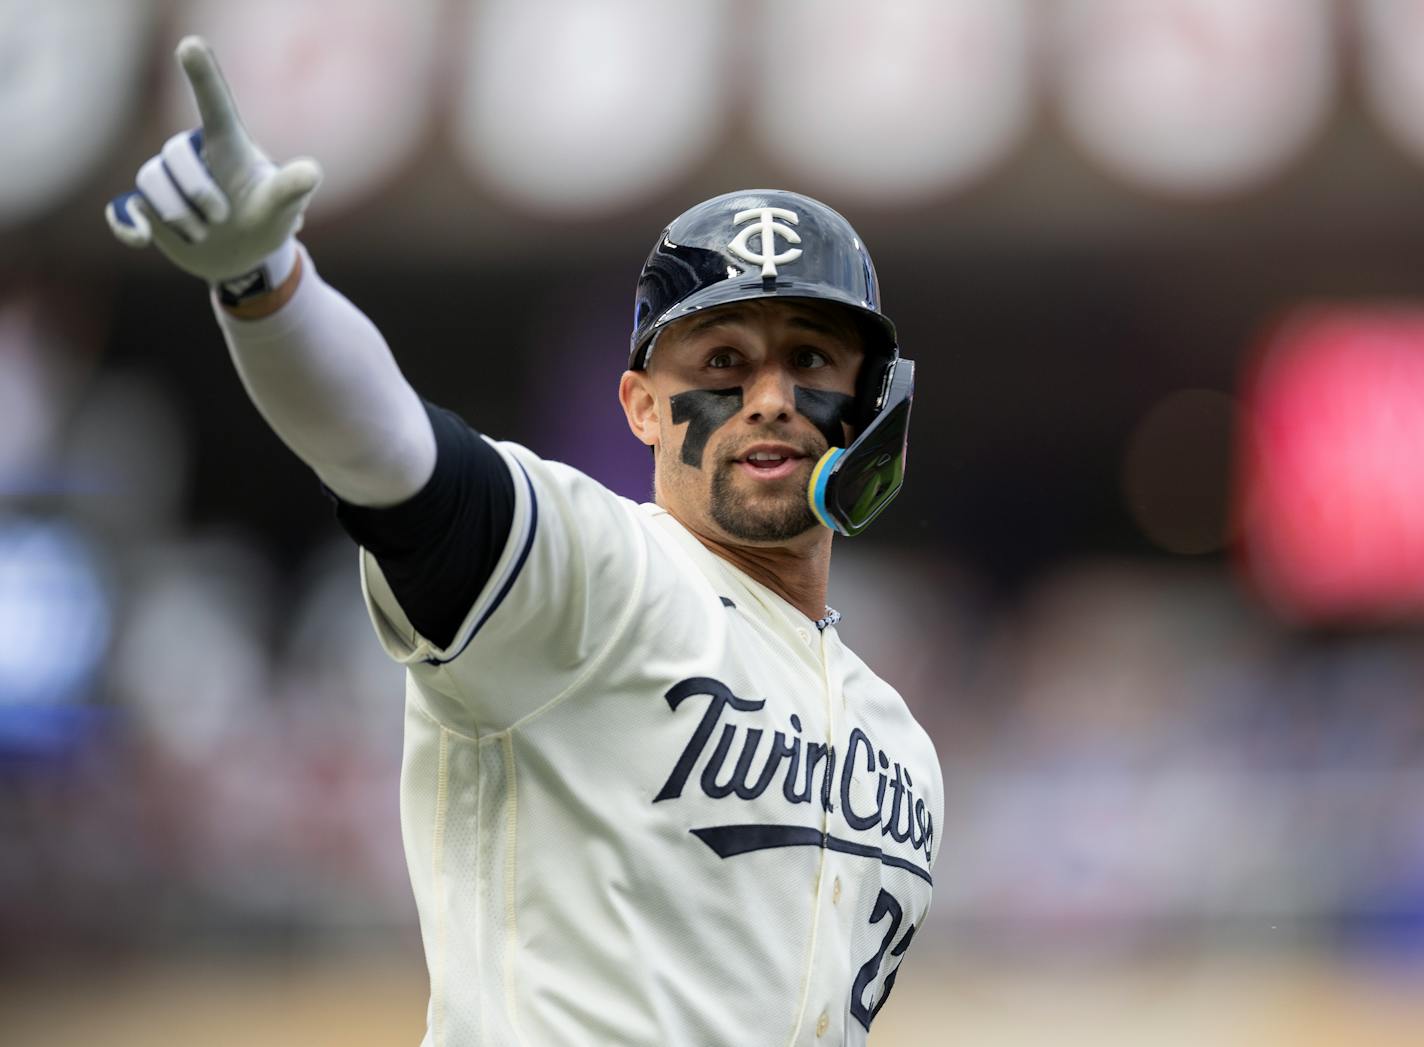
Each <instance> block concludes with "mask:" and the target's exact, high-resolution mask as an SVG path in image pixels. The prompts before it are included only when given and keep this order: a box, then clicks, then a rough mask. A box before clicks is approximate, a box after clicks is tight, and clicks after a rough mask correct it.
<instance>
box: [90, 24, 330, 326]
mask: <svg viewBox="0 0 1424 1047" xmlns="http://www.w3.org/2000/svg"><path fill="white" fill-rule="evenodd" d="M177 56H178V64H179V65H180V66H182V68H183V73H184V75H185V76H187V78H188V85H189V87H191V88H192V91H193V100H194V101H195V102H196V103H197V105H198V114H199V117H200V119H201V120H202V127H200V128H198V129H196V130H193V131H184V132H181V133H180V134H176V135H174V136H173V137H172V138H170V139H168V141H167V142H165V143H164V145H163V149H162V150H161V151H160V152H159V154H158V155H157V156H155V157H152V158H151V159H149V160H148V162H146V163H145V164H144V165H143V166H142V167H140V168H139V171H138V177H137V179H136V182H137V186H138V188H137V189H136V190H134V191H132V192H127V193H123V194H122V195H120V196H117V197H115V198H114V199H113V200H111V201H110V202H109V204H108V206H107V207H106V208H105V209H104V217H105V218H106V219H107V220H108V222H109V228H110V229H111V230H113V233H114V235H115V236H116V237H118V239H119V240H120V242H122V243H125V244H127V245H128V246H130V247H147V246H148V245H149V244H150V243H153V244H156V245H157V246H158V249H159V250H160V251H162V252H163V253H164V254H165V255H167V256H168V258H169V259H171V260H172V262H173V264H174V265H176V266H178V267H179V268H180V269H183V270H186V271H187V272H190V273H192V274H193V275H194V276H199V277H202V278H203V279H204V280H206V281H208V282H209V283H210V284H213V285H215V286H217V288H218V290H219V294H220V296H221V298H222V300H223V301H224V302H225V303H227V304H230V305H231V304H237V303H238V302H240V301H241V300H242V299H244V298H247V297H251V296H253V295H256V294H261V293H264V292H266V291H270V290H272V289H274V288H276V287H278V286H280V285H281V283H282V282H283V281H284V280H286V278H287V277H288V276H289V275H290V274H291V272H292V267H293V266H294V265H295V264H296V257H297V255H296V243H295V241H294V239H293V237H294V235H295V234H296V232H297V230H299V229H300V228H301V227H302V213H303V212H304V211H305V210H306V206H307V203H308V201H310V200H311V197H312V194H313V193H314V192H315V191H316V187H317V185H318V184H320V182H321V168H320V166H318V164H317V162H316V161H315V160H311V159H308V158H302V159H298V160H293V161H292V162H291V163H289V164H287V165H286V166H284V167H280V168H279V167H278V166H277V165H276V164H274V163H273V162H272V161H271V160H269V159H268V158H267V156H266V154H264V153H263V152H262V150H261V149H259V148H257V145H256V143H255V142H253V141H252V139H251V138H249V137H248V135H247V129H246V128H245V127H243V126H242V118H241V117H239V116H238V113H237V106H236V104H235V103H234V102H233V99H232V93H231V92H230V91H229V90H228V86H227V81H225V80H224V79H223V75H222V70H221V69H219V68H218V63H217V59H216V58H215V57H214V56H213V52H212V49H211V48H210V47H209V46H208V44H207V41H205V40H204V39H203V38H202V37H198V36H188V37H184V38H183V40H182V41H181V42H180V43H179V44H178V50H177Z"/></svg>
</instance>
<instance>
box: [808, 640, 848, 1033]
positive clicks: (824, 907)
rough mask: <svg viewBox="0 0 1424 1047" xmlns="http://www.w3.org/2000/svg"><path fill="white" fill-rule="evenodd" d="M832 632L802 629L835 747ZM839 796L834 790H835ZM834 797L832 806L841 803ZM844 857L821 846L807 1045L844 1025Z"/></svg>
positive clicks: (824, 824) (828, 824)
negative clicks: (812, 653) (818, 677)
mask: <svg viewBox="0 0 1424 1047" xmlns="http://www.w3.org/2000/svg"><path fill="white" fill-rule="evenodd" d="M827 631H828V630H825V629H819V630H817V631H816V635H815V640H814V641H812V640H811V638H810V634H809V633H808V632H807V631H806V630H805V629H804V628H801V629H798V630H797V632H798V635H801V636H802V637H803V639H804V640H805V642H806V644H807V646H808V647H813V648H814V650H815V651H816V654H817V659H816V660H817V662H818V665H819V668H820V671H821V696H822V700H823V702H824V706H825V709H824V725H825V743H826V745H828V746H834V745H835V741H836V738H837V737H838V736H839V730H840V723H839V717H838V715H837V705H838V703H837V701H836V684H835V681H834V680H833V678H832V672H831V648H830V644H829V642H828V638H827V635H826V634H827ZM832 796H833V797H834V796H835V791H834V790H833V791H832ZM838 802H839V800H838V799H833V801H832V803H833V805H834V804H835V803H838ZM831 829H832V816H831V813H830V812H829V811H827V810H825V809H824V808H822V809H821V834H822V836H823V837H825V836H828V835H829V834H830V833H831ZM839 866H840V861H839V859H838V856H837V855H836V854H835V852H833V851H832V850H830V848H828V847H822V848H821V861H820V866H819V869H818V872H817V876H816V902H815V904H816V912H815V917H814V930H813V932H812V933H813V934H814V935H815V944H814V946H813V948H812V954H811V955H812V958H811V970H810V971H809V972H808V975H809V976H808V979H807V982H808V984H807V998H806V1000H805V1003H804V1004H803V1007H802V1020H801V1025H800V1028H799V1029H798V1034H797V1042H799V1043H805V1044H818V1043H839V1042H840V1038H839V1036H838V1035H836V1032H837V1030H838V1029H839V1027H840V1017H839V1015H840V1012H841V1011H842V1010H843V1008H841V1007H840V1006H838V1004H837V1000H836V997H837V994H838V993H841V992H843V991H844V988H845V987H844V986H842V985H841V984H840V982H841V981H842V980H843V979H842V978H841V977H840V974H841V972H842V969H843V967H844V956H843V955H841V954H842V953H843V952H844V939H845V935H844V931H843V929H842V928H841V927H840V926H839V922H840V921H839V916H840V912H839V910H840V901H841V897H840V896H841V880H840V872H841V871H840V868H839Z"/></svg>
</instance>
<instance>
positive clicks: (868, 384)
mask: <svg viewBox="0 0 1424 1047" xmlns="http://www.w3.org/2000/svg"><path fill="white" fill-rule="evenodd" d="M894 362H895V357H894V356H883V355H881V354H879V353H870V352H867V353H866V354H865V360H864V361H863V362H862V363H861V365H860V374H859V376H858V377H857V378H856V383H855V403H854V405H853V406H852V408H851V417H850V423H851V425H853V426H854V427H855V431H856V434H857V435H859V434H860V433H863V432H864V431H865V427H866V426H868V425H869V424H870V423H871V422H872V421H873V420H874V419H875V415H876V413H877V412H878V411H879V409H880V403H881V398H882V397H883V396H884V395H885V384H886V382H888V381H889V379H890V371H891V366H892V365H893V364H894Z"/></svg>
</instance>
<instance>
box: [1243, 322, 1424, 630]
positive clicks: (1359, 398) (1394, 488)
mask: <svg viewBox="0 0 1424 1047" xmlns="http://www.w3.org/2000/svg"><path fill="white" fill-rule="evenodd" d="M1246 386H1247V387H1246V390H1245V407H1246V411H1245V416H1244V417H1245V422H1244V425H1243V433H1242V440H1241V447H1240V452H1239V454H1240V469H1239V484H1238V506H1237V511H1238V514H1239V524H1240V533H1241V535H1242V552H1243V557H1242V563H1243V566H1244V569H1245V571H1246V574H1247V576H1248V577H1249V579H1250V581H1251V583H1252V584H1253V585H1254V586H1255V587H1256V588H1257V590H1258V591H1259V592H1260V593H1261V594H1262V595H1263V596H1264V597H1265V598H1266V599H1267V600H1268V601H1269V602H1270V603H1271V604H1273V605H1274V606H1275V607H1276V608H1277V609H1278V610H1280V611H1281V612H1282V613H1283V614H1285V615H1286V616H1287V617H1290V618H1293V619H1298V620H1312V621H1322V620H1323V621H1341V620H1351V619H1364V620H1368V621H1379V620H1388V619H1395V618H1401V617H1424V308H1403V307H1397V308H1379V309H1365V308H1342V309H1333V310H1332V309H1313V310H1308V311H1303V312H1301V313H1298V314H1296V315H1294V316H1293V317H1291V318H1290V319H1289V320H1288V321H1287V322H1286V323H1284V324H1282V325H1281V326H1280V327H1279V328H1278V329H1277V330H1276V332H1275V333H1274V335H1273V336H1272V337H1271V338H1270V339H1269V340H1268V341H1267V343H1266V345H1265V346H1264V348H1263V350H1262V352H1261V354H1260V356H1259V357H1258V358H1257V360H1256V362H1255V364H1254V366H1253V368H1252V370H1251V373H1250V374H1249V375H1248V379H1247V383H1246Z"/></svg>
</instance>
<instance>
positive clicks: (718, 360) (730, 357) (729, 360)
mask: <svg viewBox="0 0 1424 1047" xmlns="http://www.w3.org/2000/svg"><path fill="white" fill-rule="evenodd" d="M736 362H737V354H736V353H734V352H732V350H730V349H723V350H721V351H720V352H717V353H714V354H713V355H712V356H711V357H709V358H708V360H707V366H708V367H710V368H712V369H713V370H718V371H720V370H722V369H724V368H727V367H731V366H733V365H734V364H736Z"/></svg>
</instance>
